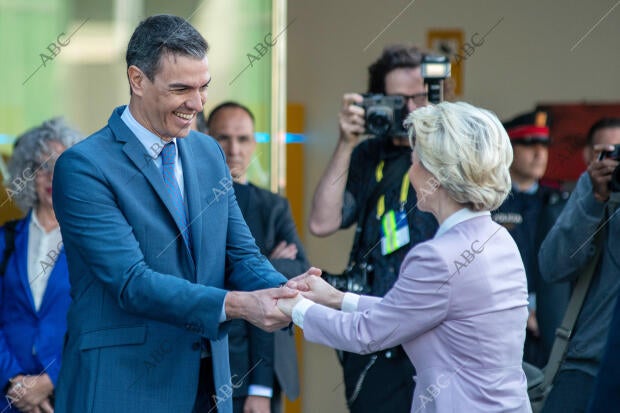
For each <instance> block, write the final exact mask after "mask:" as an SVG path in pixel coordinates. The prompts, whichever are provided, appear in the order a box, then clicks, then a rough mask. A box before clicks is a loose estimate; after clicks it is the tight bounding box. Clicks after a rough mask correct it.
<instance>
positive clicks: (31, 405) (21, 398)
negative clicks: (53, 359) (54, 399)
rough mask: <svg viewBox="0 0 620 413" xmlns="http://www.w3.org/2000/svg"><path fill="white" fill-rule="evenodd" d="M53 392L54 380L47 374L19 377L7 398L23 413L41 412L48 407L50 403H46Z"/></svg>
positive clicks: (16, 378)
mask: <svg viewBox="0 0 620 413" xmlns="http://www.w3.org/2000/svg"><path fill="white" fill-rule="evenodd" d="M53 391H54V385H53V383H52V380H51V379H50V377H49V376H48V375H47V374H45V373H44V374H41V375H38V376H17V377H15V379H14V381H13V385H12V386H11V388H10V389H9V391H8V392H7V397H9V398H10V399H11V400H13V405H14V406H15V407H16V408H17V409H19V410H21V411H23V412H39V411H42V408H46V407H47V405H48V404H49V403H47V404H46V403H45V402H46V401H47V399H48V397H49V396H50V394H52V392H53ZM41 405H43V406H41ZM43 411H45V410H43Z"/></svg>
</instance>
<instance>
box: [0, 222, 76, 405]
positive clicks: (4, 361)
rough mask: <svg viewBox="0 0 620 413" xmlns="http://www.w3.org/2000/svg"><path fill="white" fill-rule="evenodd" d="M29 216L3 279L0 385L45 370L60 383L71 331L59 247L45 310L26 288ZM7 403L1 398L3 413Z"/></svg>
mask: <svg viewBox="0 0 620 413" xmlns="http://www.w3.org/2000/svg"><path fill="white" fill-rule="evenodd" d="M30 217H31V214H28V215H27V216H26V218H24V219H22V220H21V221H19V222H18V223H17V226H16V227H15V251H14V252H13V254H12V255H11V257H10V258H9V260H8V263H7V267H6V273H5V275H4V277H0V386H1V387H4V386H5V384H6V383H7V382H8V380H9V379H10V378H11V377H14V376H16V375H17V374H19V373H25V374H31V375H35V376H36V375H38V374H41V373H42V372H43V371H45V373H47V374H48V375H49V376H50V379H51V380H52V382H53V383H54V385H55V384H56V380H57V378H58V372H59V371H60V365H61V355H62V340H63V336H64V334H65V330H66V329H67V322H66V315H67V309H68V308H69V303H70V302H71V299H70V298H69V277H68V271H67V260H66V258H65V253H64V251H63V250H62V249H61V250H60V253H59V255H58V259H57V260H56V264H55V265H54V268H53V269H52V270H51V273H50V278H49V280H48V283H47V288H46V290H45V294H44V295H43V301H42V302H41V307H40V308H39V311H38V312H37V311H36V310H35V308H34V301H33V299H32V292H31V290H30V285H29V284H28V228H29V225H30ZM4 242H5V240H4V228H2V229H1V230H0V257H1V256H2V254H3V253H4V249H5V248H6V246H5V245H4ZM7 405H8V403H7V400H6V397H5V394H4V393H2V397H1V398H0V411H4V412H5V413H6V412H10V411H13V410H12V409H7V410H6V411H5V410H4V409H5V408H6V407H7Z"/></svg>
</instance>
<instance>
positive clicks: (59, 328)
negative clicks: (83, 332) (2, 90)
mask: <svg viewBox="0 0 620 413" xmlns="http://www.w3.org/2000/svg"><path fill="white" fill-rule="evenodd" d="M79 139H80V136H79V135H78V133H77V132H76V131H74V130H73V129H71V128H69V127H68V126H67V125H66V124H65V122H64V121H63V120H62V119H60V118H55V119H52V120H49V121H46V122H44V123H43V124H42V125H41V126H38V127H36V128H33V129H31V130H29V131H28V132H26V133H24V134H23V135H21V136H20V137H19V138H18V139H17V141H16V143H15V149H14V151H13V157H12V158H11V161H10V163H9V173H10V176H11V181H10V183H9V185H8V186H7V193H8V194H9V196H11V197H12V198H13V200H14V201H15V203H16V204H17V205H18V206H19V207H20V208H21V209H22V210H23V211H24V212H26V217H25V218H23V219H21V220H19V221H12V222H9V223H7V224H5V226H4V227H2V228H1V229H0V259H2V264H1V265H0V270H4V271H3V273H1V274H0V386H2V393H3V394H2V397H1V398H0V411H1V412H3V413H5V412H17V411H21V412H33V413H46V412H53V392H54V387H55V383H56V379H57V377H58V372H59V371H60V361H61V353H62V347H63V336H64V334H65V330H66V314H67V309H68V307H69V303H70V301H71V299H70V297H69V275H68V270H67V262H66V258H65V254H64V251H63V248H62V239H61V235H60V228H59V226H58V221H56V216H55V214H54V209H53V208H52V176H53V172H54V164H55V163H56V159H57V158H58V157H59V156H60V154H61V153H62V152H63V151H64V150H65V149H66V148H68V147H69V146H71V145H73V144H74V143H75V142H77V141H78V140H79Z"/></svg>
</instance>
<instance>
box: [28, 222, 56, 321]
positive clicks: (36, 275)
mask: <svg viewBox="0 0 620 413" xmlns="http://www.w3.org/2000/svg"><path fill="white" fill-rule="evenodd" d="M61 248H62V237H61V235H60V227H56V228H54V229H52V230H51V231H49V232H46V231H45V229H44V228H43V226H42V225H41V223H40V222H39V219H38V218H37V213H36V211H35V210H32V215H31V218H30V225H29V227H28V269H27V271H28V283H29V284H30V291H31V292H32V299H33V302H34V308H35V310H36V311H39V309H40V308H41V303H42V302H43V296H44V295H45V290H46V289H47V281H48V280H49V278H50V274H51V273H52V270H53V269H54V265H56V260H57V258H58V254H60V249H61Z"/></svg>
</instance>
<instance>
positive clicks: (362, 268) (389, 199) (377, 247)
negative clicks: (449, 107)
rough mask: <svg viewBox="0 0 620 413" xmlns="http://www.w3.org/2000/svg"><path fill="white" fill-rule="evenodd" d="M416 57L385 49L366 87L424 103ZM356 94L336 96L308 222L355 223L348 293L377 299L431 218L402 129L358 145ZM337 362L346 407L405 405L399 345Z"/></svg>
mask: <svg viewBox="0 0 620 413" xmlns="http://www.w3.org/2000/svg"><path fill="white" fill-rule="evenodd" d="M421 60H422V54H421V52H420V51H419V50H418V49H417V48H414V47H404V46H391V47H387V48H386V49H385V50H384V51H383V54H382V55H381V57H380V58H379V59H378V60H377V61H376V62H374V63H373V64H372V65H371V66H370V67H369V69H368V72H369V86H368V92H369V93H380V94H385V95H400V96H403V97H404V99H405V101H406V111H407V112H411V111H413V110H415V109H416V108H418V107H421V106H426V105H427V103H428V100H427V94H426V88H425V85H424V79H423V78H422V74H421V69H420V63H421ZM363 100H364V99H363V97H362V96H361V95H359V94H354V93H349V94H345V95H344V97H343V105H342V109H341V110H340V114H339V126H340V137H339V140H338V144H337V146H336V150H335V152H334V154H333V156H332V159H331V161H330V163H329V165H328V167H327V170H326V171H325V173H324V174H323V176H322V178H321V181H320V182H319V185H318V187H317V189H316V192H315V194H314V198H313V200H312V209H311V211H310V221H309V227H310V231H311V232H312V234H314V235H316V236H320V237H325V236H328V235H331V234H333V233H334V232H336V231H338V230H339V229H344V228H348V227H350V226H351V225H353V224H354V223H357V233H356V237H355V238H356V240H355V242H354V245H353V248H352V251H351V254H350V259H349V268H350V269H351V271H350V272H349V276H351V277H359V279H361V280H362V281H363V282H364V281H365V282H364V284H365V285H363V287H364V290H363V291H356V292H364V293H367V294H370V295H374V296H378V297H382V296H384V295H385V293H386V292H387V291H388V290H389V289H390V288H391V287H392V286H393V284H394V282H395V281H396V279H397V276H398V271H399V268H400V265H401V263H402V261H403V259H404V257H405V255H406V253H407V252H408V251H409V250H410V249H411V248H412V247H413V246H415V245H416V244H418V243H420V242H422V241H425V240H427V239H429V238H431V237H432V236H433V234H434V233H435V231H436V229H437V221H436V220H435V218H434V217H433V216H432V215H431V214H429V213H426V212H421V211H420V210H419V209H418V208H417V207H416V205H417V198H416V195H415V192H414V191H413V190H411V188H410V185H409V182H408V180H407V171H408V170H409V167H410V165H411V149H410V147H409V143H408V140H407V137H406V135H403V136H394V135H391V136H390V135H389V134H388V136H381V137H375V138H373V139H368V140H365V141H363V142H361V143H360V135H362V134H364V133H365V131H366V126H367V125H366V122H365V111H364V109H363V108H362V107H361V106H359V105H360V104H362V102H363ZM384 178H385V179H384ZM388 178H391V179H388ZM432 189H433V188H432V186H431V187H429V190H432ZM390 217H391V218H392V219H390ZM394 217H398V218H397V219H394ZM386 234H387V235H388V237H386ZM386 238H390V242H387V240H386ZM378 344H380V343H378ZM341 362H342V367H343V373H344V383H345V395H346V399H347V405H348V407H349V409H350V411H351V412H355V413H362V412H377V411H389V412H396V413H398V412H408V411H409V409H410V407H411V399H412V396H413V388H414V382H413V376H414V374H415V372H414V369H413V366H412V365H411V362H410V361H409V360H408V358H407V356H406V355H405V354H404V351H403V350H402V347H400V346H399V347H394V348H391V349H388V350H384V351H381V352H378V353H372V354H367V355H359V354H352V353H347V352H343V353H341Z"/></svg>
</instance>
